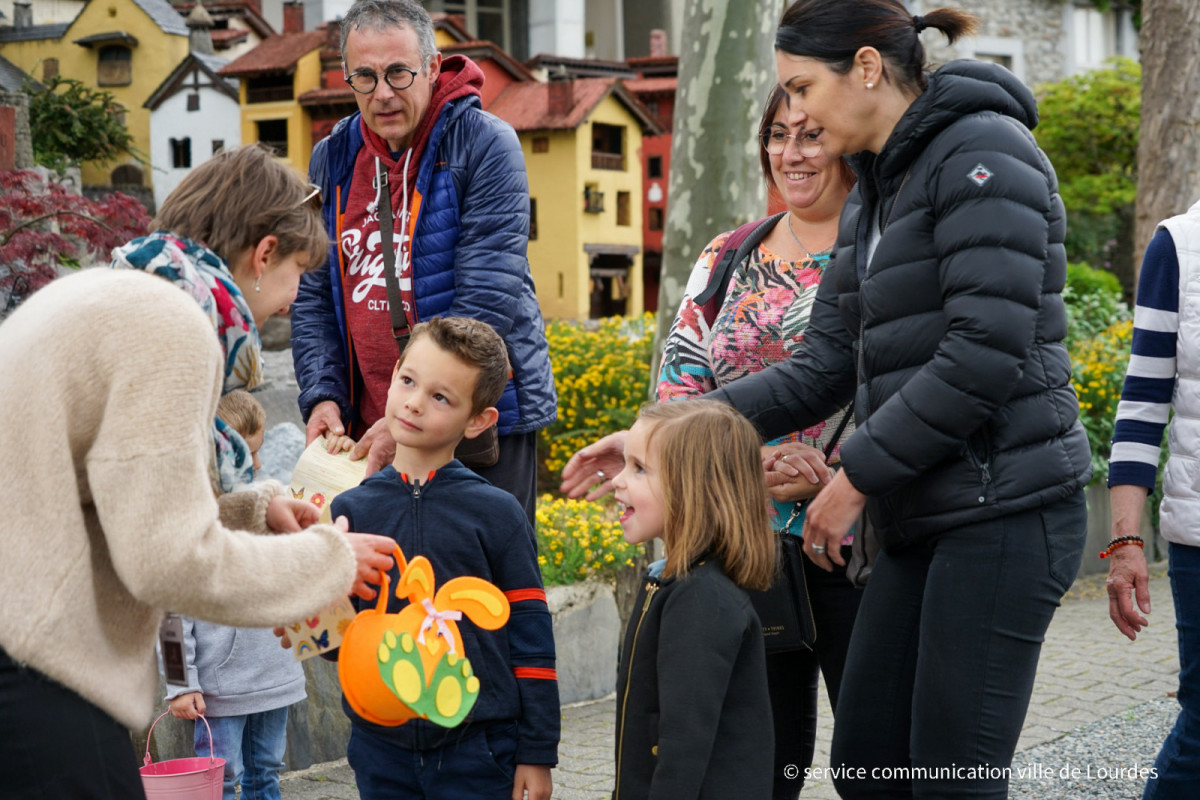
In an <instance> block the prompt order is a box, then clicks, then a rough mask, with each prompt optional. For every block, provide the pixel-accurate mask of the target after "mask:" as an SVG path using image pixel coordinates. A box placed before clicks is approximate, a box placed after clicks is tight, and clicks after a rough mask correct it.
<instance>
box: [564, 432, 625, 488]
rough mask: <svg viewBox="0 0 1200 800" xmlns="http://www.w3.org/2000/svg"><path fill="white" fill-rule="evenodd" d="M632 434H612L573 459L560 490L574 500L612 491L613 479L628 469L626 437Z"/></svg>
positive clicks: (568, 464) (565, 470)
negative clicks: (582, 496) (585, 494)
mask: <svg viewBox="0 0 1200 800" xmlns="http://www.w3.org/2000/svg"><path fill="white" fill-rule="evenodd" d="M628 434H629V431H617V432H616V433H610V434H609V435H608V436H605V437H604V438H603V439H601V440H600V441H598V442H595V443H593V444H590V445H588V446H587V447H584V448H583V449H581V450H579V452H577V453H575V455H573V456H571V460H570V461H568V462H567V465H566V466H565V467H563V471H562V483H561V484H559V487H558V488H559V491H561V492H562V493H563V494H565V495H566V496H567V497H570V498H576V497H579V496H580V495H582V494H584V493H585V492H586V493H587V499H588V500H595V499H597V498H599V497H603V496H604V495H606V494H608V493H609V492H611V491H612V479H613V477H614V476H615V475H616V474H617V473H618V472H620V471H621V470H623V469H624V468H625V437H626V436H627V435H628Z"/></svg>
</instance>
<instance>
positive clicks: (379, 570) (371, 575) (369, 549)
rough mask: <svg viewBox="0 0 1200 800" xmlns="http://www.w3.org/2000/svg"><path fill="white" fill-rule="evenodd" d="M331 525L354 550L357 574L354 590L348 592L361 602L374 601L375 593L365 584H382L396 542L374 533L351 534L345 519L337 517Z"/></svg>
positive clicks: (390, 566)
mask: <svg viewBox="0 0 1200 800" xmlns="http://www.w3.org/2000/svg"><path fill="white" fill-rule="evenodd" d="M333 524H334V527H336V528H337V529H338V530H339V531H341V532H342V533H343V534H344V535H345V537H346V539H347V540H348V541H349V542H350V546H351V547H352V548H354V559H355V561H357V562H358V574H357V575H356V576H355V578H354V588H352V589H351V590H350V594H353V595H357V596H358V597H361V598H362V599H363V600H374V599H375V595H376V594H377V592H376V591H375V590H374V589H372V588H371V587H370V586H368V585H367V584H368V583H372V584H375V585H376V586H379V585H380V584H382V583H383V576H384V575H385V574H386V573H387V571H388V570H389V569H391V568H392V564H393V563H394V562H393V561H392V552H393V551H394V550H395V549H396V541H395V540H394V539H392V538H391V537H388V536H378V535H376V534H374V533H351V532H350V521H349V520H348V519H346V518H345V517H338V518H337V519H336V520H335V521H334V523H333Z"/></svg>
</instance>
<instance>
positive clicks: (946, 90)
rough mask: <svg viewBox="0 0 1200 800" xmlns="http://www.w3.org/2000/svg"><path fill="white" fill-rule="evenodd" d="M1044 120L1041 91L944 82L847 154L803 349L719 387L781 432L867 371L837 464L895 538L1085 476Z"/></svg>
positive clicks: (1030, 502)
mask: <svg viewBox="0 0 1200 800" xmlns="http://www.w3.org/2000/svg"><path fill="white" fill-rule="evenodd" d="M1036 124H1037V105H1036V102H1035V101H1034V98H1033V95H1032V94H1030V92H1029V90H1028V89H1026V88H1025V86H1024V85H1023V84H1021V83H1020V81H1018V80H1017V79H1016V78H1014V77H1013V76H1012V74H1011V73H1009V72H1007V71H1005V70H1003V69H1001V68H999V67H996V66H994V65H991V64H986V63H981V62H976V61H956V62H951V63H949V64H947V65H946V66H944V67H942V68H941V69H940V70H938V71H937V72H935V73H933V74H932V75H931V76H930V79H929V86H928V89H927V90H926V91H925V93H924V94H922V95H921V96H920V97H919V98H917V100H916V101H914V102H913V104H912V106H911V107H909V109H908V111H907V112H906V113H905V115H904V116H903V117H902V118H901V120H900V122H899V123H898V124H897V126H896V129H895V130H894V131H893V132H892V135H891V137H890V138H889V139H888V141H887V143H886V144H885V145H884V148H883V150H882V151H881V152H880V153H879V154H878V156H876V155H873V154H870V153H863V154H860V155H859V156H856V157H855V158H854V159H853V162H854V167H855V170H856V171H857V172H858V175H859V183H858V186H857V187H856V188H855V191H854V192H853V193H852V194H851V197H850V200H849V201H848V202H847V204H846V208H845V210H844V211H843V213H842V219H841V225H840V229H839V234H838V244H837V251H836V262H835V265H834V267H833V268H832V269H829V270H827V271H826V273H825V276H824V279H823V280H822V282H821V286H820V289H819V291H818V293H817V301H816V304H815V306H814V308H813V314H812V320H811V322H810V325H809V328H808V331H807V332H806V335H805V341H804V347H802V348H801V350H800V351H799V352H797V353H796V354H795V355H794V356H793V357H792V358H790V359H788V360H786V361H783V362H780V363H779V364H777V365H775V366H774V367H772V368H770V369H767V370H764V371H762V372H759V373H757V374H756V375H752V376H749V377H746V378H744V379H742V380H740V381H736V382H734V383H732V384H730V385H729V386H728V387H726V389H724V390H722V391H721V392H719V393H715V394H713V395H710V396H711V397H716V398H719V399H724V400H725V401H726V402H729V403H731V404H732V405H734V406H735V407H736V408H737V409H738V410H739V411H741V412H742V413H743V414H745V415H746V416H747V417H749V418H750V419H751V420H752V421H754V422H755V423H756V424H757V425H758V426H759V427H760V428H761V429H762V431H763V433H764V434H765V435H766V436H769V437H770V436H776V435H779V434H780V433H783V432H786V431H790V430H797V429H803V428H805V427H807V426H809V425H812V424H814V423H816V422H818V421H820V420H822V419H825V418H826V417H827V416H828V415H829V414H830V413H831V412H832V411H833V410H834V409H835V408H837V406H838V405H839V404H840V403H845V402H846V401H847V399H848V398H849V397H850V396H851V394H852V393H853V392H854V387H855V383H856V373H859V374H858V384H859V385H858V393H857V395H856V396H855V418H856V421H857V424H858V429H857V430H856V431H855V433H854V434H853V436H851V437H850V438H849V439H848V440H847V441H846V443H845V444H844V445H843V447H842V459H843V463H844V465H845V469H846V472H847V475H848V477H849V478H850V481H851V483H853V484H854V486H855V488H857V489H859V490H860V491H862V492H864V493H866V494H868V495H870V496H871V498H872V499H871V502H870V503H869V506H868V507H869V510H870V513H871V518H872V521H873V522H874V523H875V524H876V525H877V526H879V528H880V529H881V532H882V535H883V541H884V543H885V545H886V546H889V547H891V546H894V545H897V544H900V543H903V542H905V541H909V540H915V539H921V538H924V537H925V536H928V535H930V534H932V533H937V532H939V531H942V530H946V529H948V528H951V527H955V526H958V525H961V524H964V523H967V522H972V521H976V520H980V519H987V518H992V517H995V516H997V515H999V514H1007V513H1012V512H1016V511H1020V510H1023V509H1028V508H1033V507H1036V506H1039V505H1043V504H1046V503H1049V502H1052V501H1054V500H1057V499H1060V498H1062V497H1065V496H1067V495H1068V494H1070V493H1071V492H1073V491H1075V490H1076V489H1078V488H1080V487H1082V486H1084V485H1085V484H1086V483H1087V482H1088V480H1089V478H1090V476H1091V468H1090V452H1089V449H1088V443H1087V436H1086V434H1085V433H1084V431H1083V427H1082V426H1081V425H1080V423H1079V421H1078V409H1079V404H1078V401H1077V399H1076V397H1075V392H1074V389H1073V388H1072V386H1071V382H1070V377H1071V365H1070V361H1069V359H1068V356H1067V351H1066V348H1065V347H1064V346H1063V343H1062V340H1063V337H1064V336H1065V334H1066V311H1065V308H1064V306H1063V302H1062V297H1061V292H1062V288H1063V285H1064V284H1065V282H1066V253H1065V251H1064V249H1063V236H1064V234H1065V232H1066V222H1065V215H1064V212H1063V206H1062V202H1061V200H1060V199H1059V197H1058V183H1057V180H1056V178H1055V176H1054V169H1053V168H1052V167H1051V166H1050V163H1049V162H1048V161H1047V159H1046V157H1045V155H1044V154H1043V153H1042V152H1041V151H1040V150H1039V149H1038V148H1037V145H1036V144H1035V143H1034V140H1033V136H1032V135H1031V134H1030V132H1029V131H1030V129H1032V128H1033V127H1034V126H1035V125H1036ZM877 214H878V216H876V215H877ZM879 219H882V220H883V223H882V225H883V228H884V233H883V235H882V238H881V239H880V241H879V245H878V248H877V250H876V251H875V256H874V260H873V261H872V262H871V263H870V265H869V268H868V264H867V246H868V244H867V243H868V232H869V230H870V226H871V225H873V224H878V220H879ZM860 310H861V313H860ZM859 340H861V341H859ZM856 343H857V344H860V345H861V359H860V360H859V359H858V356H859V352H858V348H857V347H856Z"/></svg>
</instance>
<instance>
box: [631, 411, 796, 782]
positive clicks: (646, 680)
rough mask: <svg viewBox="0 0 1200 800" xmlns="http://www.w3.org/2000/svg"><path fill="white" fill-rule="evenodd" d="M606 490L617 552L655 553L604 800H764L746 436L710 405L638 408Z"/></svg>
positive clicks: (757, 573)
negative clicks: (611, 797)
mask: <svg viewBox="0 0 1200 800" xmlns="http://www.w3.org/2000/svg"><path fill="white" fill-rule="evenodd" d="M613 488H614V490H615V493H616V498H617V501H618V502H619V503H620V504H621V507H622V513H621V527H622V528H623V529H624V531H625V538H626V540H628V541H629V542H631V543H634V544H641V543H644V542H648V541H650V540H651V539H657V538H662V540H663V544H664V545H665V549H666V558H665V559H664V560H663V561H659V562H655V563H654V564H652V565H651V566H650V573H649V575H648V576H647V578H646V581H645V583H644V585H643V586H642V588H641V590H640V593H639V596H638V599H637V602H636V603H635V604H634V612H633V616H632V617H631V618H630V620H629V624H628V627H627V628H626V630H625V642H624V645H623V647H622V649H621V662H620V667H619V669H618V673H617V732H616V770H617V782H616V792H615V794H616V796H618V797H629V798H647V797H653V798H730V797H738V798H746V800H759V799H760V798H769V797H770V796H771V784H772V774H771V773H772V764H773V758H774V756H773V753H774V734H773V732H772V728H771V723H770V720H771V701H770V697H769V696H768V693H767V666H766V656H765V654H764V651H763V638H762V628H761V626H760V625H759V621H758V616H757V615H756V614H755V613H754V608H753V607H752V606H751V605H750V600H749V599H748V598H747V597H746V594H745V593H744V592H743V591H742V588H746V589H766V588H767V587H768V585H770V583H771V579H772V577H773V575H774V572H775V560H776V556H775V542H774V539H773V538H772V533H771V525H770V520H769V518H768V512H767V507H768V506H767V492H766V487H765V485H764V483H763V476H762V463H761V460H760V454H759V437H758V433H757V432H756V431H755V430H754V428H753V426H751V425H750V423H749V422H747V421H746V420H745V418H743V417H742V416H740V415H739V414H738V413H737V412H736V411H734V410H733V409H731V408H730V407H729V406H726V405H724V404H721V403H717V402H713V401H709V400H694V401H688V402H685V403H670V404H665V405H653V406H647V407H646V408H643V409H642V411H641V414H639V416H638V420H637V422H635V423H634V425H633V427H632V428H631V429H630V431H629V436H628V438H627V439H626V442H625V467H624V469H623V470H622V471H621V472H620V474H618V475H617V476H616V477H615V478H614V479H613ZM739 587H742V588H739Z"/></svg>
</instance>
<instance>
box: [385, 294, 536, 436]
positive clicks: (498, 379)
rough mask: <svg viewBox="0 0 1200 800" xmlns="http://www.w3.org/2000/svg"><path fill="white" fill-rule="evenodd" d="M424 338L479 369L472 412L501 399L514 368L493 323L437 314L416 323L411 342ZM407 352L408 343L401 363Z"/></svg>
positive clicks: (410, 338) (410, 343)
mask: <svg viewBox="0 0 1200 800" xmlns="http://www.w3.org/2000/svg"><path fill="white" fill-rule="evenodd" d="M422 338H428V339H430V340H431V341H432V342H433V343H434V344H436V345H437V346H438V347H439V348H440V349H442V350H445V351H446V352H447V353H449V354H450V355H452V356H454V357H455V358H457V359H458V360H459V361H462V362H463V363H464V364H467V365H469V366H472V367H475V368H476V369H478V370H479V377H478V379H476V381H475V391H474V393H473V394H472V395H471V413H472V414H478V413H479V412H480V411H483V410H484V409H485V408H488V407H489V406H494V405H496V403H498V402H499V401H500V395H502V394H504V387H505V385H506V384H507V383H508V379H509V376H511V375H512V370H511V369H510V368H509V365H508V349H507V348H506V347H505V346H504V340H503V339H501V338H500V334H498V333H496V331H494V330H492V326H491V325H488V324H487V323H486V322H480V321H479V320H477V319H470V318H469V317H434V318H433V319H431V320H428V321H427V322H422V323H420V324H418V325H416V326H414V327H413V329H412V335H411V336H410V337H409V340H408V346H411V345H412V343H413V342H415V341H417V340H418V339H422ZM407 353H408V349H407V347H406V348H405V351H404V353H401V354H400V363H401V364H403V363H404V356H405V355H406V354H407Z"/></svg>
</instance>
